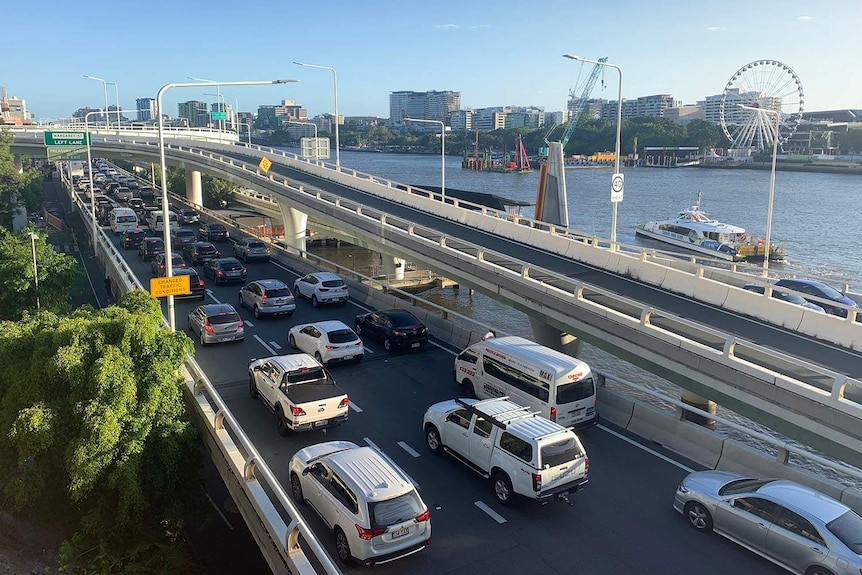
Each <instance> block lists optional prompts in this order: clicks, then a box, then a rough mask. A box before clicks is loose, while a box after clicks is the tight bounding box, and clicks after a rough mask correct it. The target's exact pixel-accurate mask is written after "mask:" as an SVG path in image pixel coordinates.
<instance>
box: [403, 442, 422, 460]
mask: <svg viewBox="0 0 862 575" xmlns="http://www.w3.org/2000/svg"><path fill="white" fill-rule="evenodd" d="M398 446H399V447H401V449H403V450H404V451H406V452H407V453H409V454H410V455H412V456H413V457H419V454H418V453H416V450H415V449H413V448H412V447H410V446H409V445H407V444H406V443H404V442H403V441H399V442H398Z"/></svg>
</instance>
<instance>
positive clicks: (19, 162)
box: [12, 154, 24, 174]
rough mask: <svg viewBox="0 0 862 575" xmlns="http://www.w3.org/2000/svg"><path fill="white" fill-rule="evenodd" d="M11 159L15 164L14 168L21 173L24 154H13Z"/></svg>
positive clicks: (22, 171)
mask: <svg viewBox="0 0 862 575" xmlns="http://www.w3.org/2000/svg"><path fill="white" fill-rule="evenodd" d="M12 161H13V162H14V164H15V170H16V171H17V172H18V173H19V174H23V173H24V156H22V155H21V154H15V156H14V157H13V160H12Z"/></svg>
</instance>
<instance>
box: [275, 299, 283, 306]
mask: <svg viewBox="0 0 862 575" xmlns="http://www.w3.org/2000/svg"><path fill="white" fill-rule="evenodd" d="M275 305H284V300H283V299H277V300H275Z"/></svg>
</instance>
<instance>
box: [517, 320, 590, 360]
mask: <svg viewBox="0 0 862 575" xmlns="http://www.w3.org/2000/svg"><path fill="white" fill-rule="evenodd" d="M528 317H529V318H530V325H531V326H532V327H533V338H534V339H535V341H536V343H539V344H541V345H544V346H545V347H549V348H551V349H555V350H557V351H559V352H562V353H565V354H568V355H570V356H572V357H578V353H580V351H581V341H580V340H579V339H578V337H577V336H575V335H572V334H570V333H567V332H564V331H562V330H560V329H558V328H556V327H552V326H550V325H548V324H547V323H545V322H544V321H542V320H540V319H537V318H534V317H531V316H528Z"/></svg>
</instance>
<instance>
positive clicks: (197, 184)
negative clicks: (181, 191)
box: [186, 169, 204, 207]
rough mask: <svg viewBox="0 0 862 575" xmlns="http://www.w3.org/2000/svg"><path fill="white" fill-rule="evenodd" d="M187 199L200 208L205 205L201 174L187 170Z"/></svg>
mask: <svg viewBox="0 0 862 575" xmlns="http://www.w3.org/2000/svg"><path fill="white" fill-rule="evenodd" d="M186 199H187V200H188V201H190V202H191V203H193V204H194V205H196V206H198V207H201V206H203V205H204V195H203V187H202V186H201V173H200V172H199V171H197V170H189V169H187V170H186Z"/></svg>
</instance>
